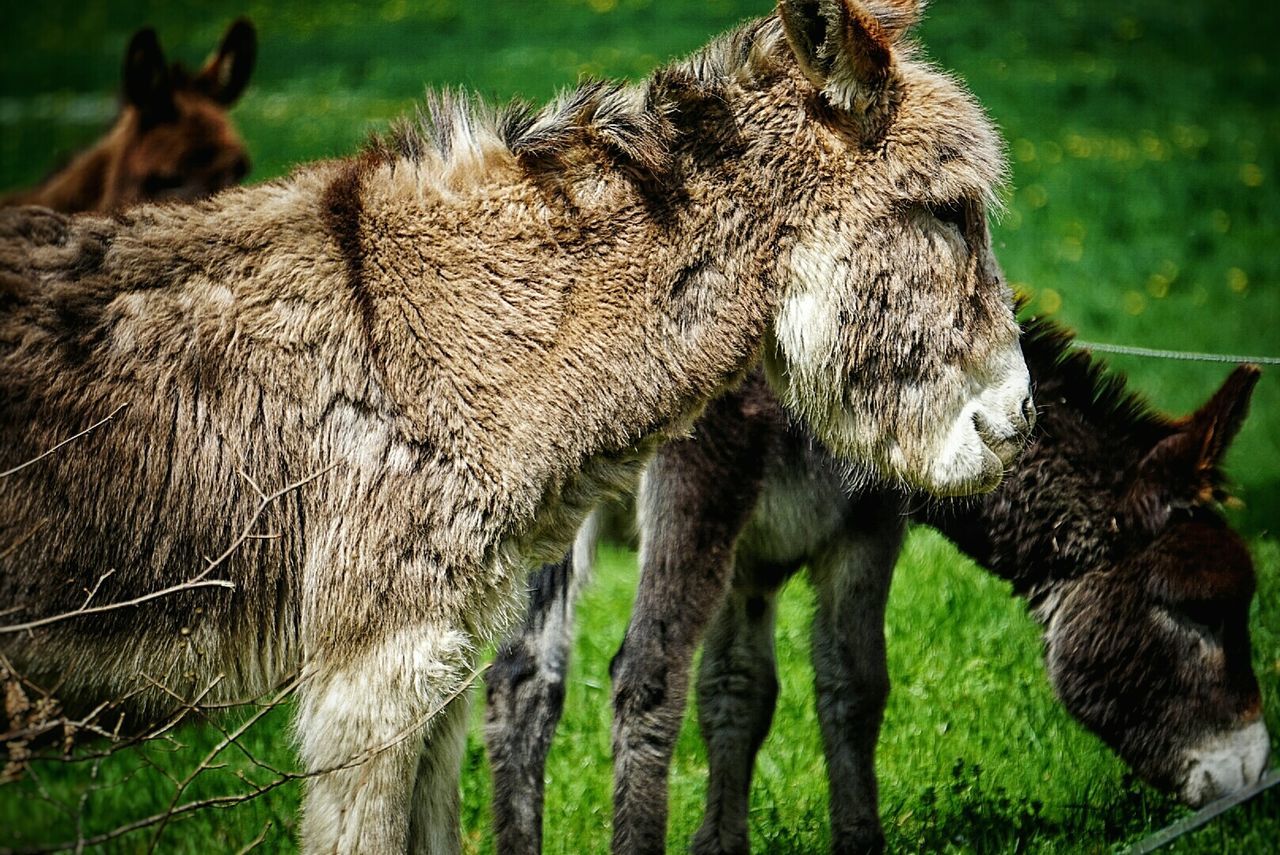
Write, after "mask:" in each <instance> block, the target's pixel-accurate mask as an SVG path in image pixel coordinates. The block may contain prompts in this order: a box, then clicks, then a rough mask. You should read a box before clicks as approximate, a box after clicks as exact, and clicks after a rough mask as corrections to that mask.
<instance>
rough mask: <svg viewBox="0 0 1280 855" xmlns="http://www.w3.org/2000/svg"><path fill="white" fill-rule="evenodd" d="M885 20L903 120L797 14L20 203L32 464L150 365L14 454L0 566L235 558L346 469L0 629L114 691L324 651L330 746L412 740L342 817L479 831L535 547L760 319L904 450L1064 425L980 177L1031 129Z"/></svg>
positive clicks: (351, 838)
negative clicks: (1045, 416) (468, 736)
mask: <svg viewBox="0 0 1280 855" xmlns="http://www.w3.org/2000/svg"><path fill="white" fill-rule="evenodd" d="M824 8H826V11H825V12H824V14H826V15H829V16H833V17H832V18H831V21H829V22H828V23H831V22H836V23H838V21H837V20H836V19H837V18H838V17H839V15H840V14H842V10H843V11H844V12H847V11H848V9H847V8H846V6H844V5H842V4H827V6H826V7H824ZM885 55H886V56H891V57H896V58H895V59H893V64H892V67H891V68H888V69H882V71H883V74H884V79H885V80H886V81H888V83H886V85H887V86H891V88H892V89H893V93H894V94H893V97H892V101H893V102H894V104H896V107H895V108H894V110H893V111H892V112H891V113H890V114H886V117H885V119H884V121H883V122H871V123H870V124H871V125H874V129H873V131H872V132H871V133H870V135H865V134H867V133H868V120H867V119H866V117H865V116H859V117H853V116H851V114H850V110H849V108H847V107H843V106H840V104H839V103H838V101H839V98H838V97H835V96H831V97H828V95H825V94H820V93H819V92H818V91H817V90H816V89H815V88H814V85H813V83H812V82H811V81H810V80H809V79H808V78H806V77H805V76H804V75H803V74H802V73H801V72H800V70H799V67H798V64H797V62H796V60H795V57H794V55H793V54H792V52H791V50H790V48H789V47H788V43H787V42H786V41H785V40H784V38H783V32H782V26H781V25H780V24H779V22H778V20H777V19H767V20H764V21H760V22H755V23H753V24H748V25H746V26H745V27H743V28H742V29H740V30H739V31H737V32H735V33H733V34H730V35H729V36H727V37H726V38H725V39H723V40H721V41H720V42H718V43H716V44H714V45H712V46H711V47H710V48H708V49H707V50H706V51H705V52H704V53H703V54H701V55H699V56H697V57H695V58H693V59H691V60H689V61H687V62H685V63H682V64H678V65H675V66H672V67H671V68H668V69H664V70H661V71H659V72H657V73H656V74H655V76H654V77H653V78H652V79H651V80H650V81H649V82H648V83H647V84H646V85H643V86H636V87H621V88H620V87H609V86H587V87H584V88H582V89H580V90H578V91H577V92H575V93H572V94H570V95H567V96H566V97H565V98H563V99H561V100H560V101H558V102H556V103H554V104H552V105H551V106H549V107H548V108H546V109H545V110H543V111H542V112H540V113H531V112H525V111H522V110H520V109H513V110H508V111H507V112H505V113H501V114H491V113H489V112H488V111H486V110H485V109H484V108H482V107H480V106H478V105H474V104H471V103H468V102H460V101H458V100H457V99H449V98H445V99H440V100H438V101H436V102H435V103H434V105H429V107H428V115H427V117H426V120H425V122H424V124H423V125H422V126H421V127H417V128H414V127H407V128H402V129H401V131H400V132H399V133H397V134H396V135H393V137H391V138H389V139H388V140H387V141H385V142H384V143H381V144H378V145H375V146H373V147H371V148H370V149H369V150H368V151H367V152H365V153H364V154H363V155H361V156H360V157H357V158H354V159H351V160H347V161H337V162H330V163H322V164H316V165H313V166H309V167H305V168H303V169H301V170H299V171H298V172H297V173H295V174H294V175H293V176H291V177H290V178H288V179H285V180H283V181H278V182H274V183H271V184H267V185H263V186H261V187H256V188H252V189H245V190H232V191H228V192H225V193H222V194H220V195H218V196H217V197H215V198H214V199H212V200H210V201H207V202H202V203H198V204H196V205H192V206H154V207H140V208H137V209H134V210H132V211H128V212H125V213H122V214H119V215H117V216H116V217H114V218H112V219H105V218H95V217H84V218H77V219H74V220H67V219H65V218H61V217H58V216H57V215H54V214H51V213H49V212H41V211H31V210H27V211H12V212H0V404H2V405H0V427H2V428H3V434H2V435H3V436H4V437H5V440H4V444H3V446H0V471H3V470H4V469H7V468H9V467H11V466H15V465H17V464H19V463H21V462H22V461H25V460H29V459H31V458H33V457H35V456H36V455H38V454H39V453H40V452H42V451H43V450H45V449H47V448H48V447H50V446H52V445H53V444H54V443H55V442H57V441H59V440H61V439H63V438H65V437H66V436H68V435H70V434H72V433H75V432H76V431H77V430H79V429H81V428H83V427H84V426H86V425H88V424H90V423H92V422H94V421H96V420H97V419H99V418H101V417H102V416H103V415H105V414H106V413H108V412H110V411H112V410H113V409H114V408H116V407H118V406H119V405H121V404H128V407H127V408H126V409H125V410H123V411H121V412H120V413H119V414H118V415H117V416H116V418H115V419H114V420H113V421H112V422H111V423H109V424H107V425H104V426H103V427H101V428H99V429H98V430H96V431H95V432H93V433H92V434H90V435H88V436H86V437H84V438H82V439H80V440H77V441H76V442H74V443H72V444H69V445H67V446H66V447H64V448H62V449H60V450H59V451H58V452H57V453H56V454H54V455H52V456H50V457H48V458H45V459H44V460H41V461H39V462H38V463H36V464H34V465H31V466H28V467H26V468H24V469H22V470H20V471H19V472H17V473H15V474H13V475H11V476H8V477H5V478H0V544H6V545H7V544H19V545H17V546H16V547H14V548H12V549H9V550H8V551H6V552H0V597H2V599H0V605H2V606H8V605H9V604H10V603H12V604H15V605H17V606H20V607H21V611H20V612H19V614H20V615H21V617H22V619H24V620H25V619H28V618H31V617H38V616H40V615H44V614H53V613H57V612H58V611H60V610H67V609H69V608H75V607H76V606H77V605H79V603H80V602H81V601H82V600H83V589H84V588H85V587H86V586H88V585H92V584H93V581H94V579H95V578H96V577H97V576H98V575H100V574H101V573H102V572H104V571H105V570H107V569H112V570H114V571H115V572H114V574H113V575H111V576H110V577H109V578H108V579H106V580H105V581H104V582H103V584H102V588H101V590H100V592H99V593H98V595H97V597H98V601H99V602H104V603H106V602H113V601H119V600H121V599H125V598H127V597H130V596H136V595H138V594H139V593H144V592H147V591H154V590H156V589H158V588H161V587H164V586H166V585H169V584H172V583H174V582H177V581H181V580H182V579H186V578H190V577H192V576H195V575H196V574H198V573H199V572H201V569H202V568H203V567H204V566H205V564H204V562H205V557H206V556H213V555H218V554H220V553H221V552H222V551H223V550H224V549H225V548H226V547H227V545H228V544H229V543H231V542H232V541H233V539H234V538H235V535H236V532H238V531H239V529H240V528H241V527H242V526H243V525H244V524H245V522H246V521H247V520H248V519H249V518H250V517H251V514H252V511H253V508H254V506H255V505H256V502H257V495H256V492H255V488H254V487H253V486H252V485H251V483H250V479H252V480H253V481H254V482H256V484H257V485H260V486H261V489H263V490H264V491H267V492H270V491H271V490H273V489H277V488H280V487H281V486H283V485H286V484H288V483H291V482H294V481H297V480H299V479H304V478H307V477H309V476H313V475H314V476H316V477H315V478H314V479H313V480H310V481H308V482H307V483H306V484H304V485H303V486H301V487H300V488H298V489H297V490H295V491H291V492H289V493H288V494H286V495H285V496H282V497H281V498H280V500H279V501H278V502H276V503H275V504H273V505H272V506H271V507H270V508H269V509H268V511H267V512H266V513H265V514H264V516H263V519H262V521H261V529H262V530H264V531H270V532H275V533H278V534H279V537H277V538H274V539H265V540H251V541H248V542H246V543H244V544H242V545H241V546H240V547H239V548H238V549H237V550H236V551H235V552H234V553H233V554H232V555H231V556H230V558H229V559H228V560H227V561H226V562H225V563H224V564H222V565H220V566H219V567H218V568H217V575H218V576H219V577H220V578H224V579H227V580H229V581H230V582H232V583H233V584H234V585H235V588H234V590H230V591H228V590H225V589H216V588H215V589H201V590H199V591H194V592H186V593H183V594H181V595H175V596H173V597H170V598H165V599H164V600H160V601H155V602H153V603H150V604H148V605H146V606H143V607H140V608H136V609H128V610H123V611H119V612H113V613H108V614H107V615H104V616H102V617H101V619H94V620H93V621H87V620H85V621H82V620H73V621H67V622H63V623H60V624H56V625H53V626H51V627H48V628H45V629H41V630H39V631H37V632H36V633H34V634H32V635H25V634H23V635H12V634H11V635H7V636H6V635H0V649H3V652H4V653H5V654H6V655H7V656H9V658H10V659H11V660H12V661H14V662H15V663H17V664H18V665H19V667H20V668H22V669H23V670H24V672H25V673H27V674H28V675H29V676H31V677H33V678H34V679H42V680H46V681H50V682H52V681H56V680H60V679H61V680H65V682H64V683H63V685H64V686H66V687H67V689H68V690H69V693H73V694H77V695H80V696H84V697H104V696H106V697H111V696H115V694H116V693H118V692H119V691H120V690H121V687H122V686H125V685H129V684H131V683H136V682H138V681H140V679H141V678H140V677H138V675H139V674H140V673H144V674H147V675H149V676H153V677H157V678H162V679H164V680H165V681H166V682H167V683H169V684H170V685H171V687H172V688H173V689H174V690H175V691H177V692H179V693H181V694H183V695H187V696H190V695H192V694H194V693H195V692H197V691H199V690H201V689H202V688H204V687H205V686H207V685H208V684H209V683H211V682H213V681H214V677H215V676H216V675H219V674H223V675H226V677H227V679H225V680H223V681H222V682H221V683H219V687H218V693H220V694H237V695H243V694H245V693H250V692H253V691H263V690H265V689H266V688H268V687H269V686H270V685H273V684H275V683H277V682H279V681H280V680H282V679H284V678H285V677H286V676H287V675H288V674H289V673H290V672H292V671H294V670H296V669H300V670H301V672H302V678H303V684H302V687H301V703H300V706H299V714H298V721H297V729H298V734H299V739H300V743H301V751H302V757H303V760H304V762H305V763H306V764H307V767H308V768H309V769H312V770H321V769H330V768H332V767H334V766H341V765H343V764H345V763H347V762H348V761H349V760H350V759H351V758H352V757H353V756H355V755H357V754H358V753H359V752H361V751H363V750H365V749H368V748H370V747H372V746H378V745H389V746H391V747H389V748H388V749H387V750H385V751H383V752H381V753H378V754H377V755H376V756H375V757H374V758H373V759H370V760H368V761H367V762H365V763H362V764H360V765H359V766H356V767H353V768H349V769H344V770H341V771H334V772H331V773H326V774H323V775H320V776H319V777H318V778H317V779H315V780H314V781H312V782H311V786H310V789H309V791H308V796H307V801H306V816H305V818H304V824H303V832H302V833H303V843H304V846H305V847H306V848H307V849H309V850H313V851H330V850H333V849H335V848H336V849H338V850H341V851H357V850H358V851H363V852H391V851H402V850H404V849H405V848H406V847H422V846H428V845H429V846H431V847H433V848H434V849H436V850H440V849H443V850H456V848H457V847H458V846H459V845H460V841H459V838H458V833H457V816H456V797H455V796H456V793H454V794H453V795H451V791H452V790H456V785H457V771H458V769H457V762H458V757H459V756H460V755H459V740H460V739H461V738H462V735H463V733H464V726H465V720H466V716H465V715H463V714H462V713H461V712H460V711H459V708H460V707H461V706H464V705H465V698H460V699H457V700H454V698H455V697H456V696H457V694H458V693H459V692H460V691H461V690H462V688H463V686H464V685H465V683H466V681H467V678H468V676H469V674H470V671H471V667H472V665H473V663H474V661H475V656H476V651H477V649H478V648H479V647H480V646H481V645H483V644H484V643H486V642H487V641H489V640H491V639H493V638H494V637H495V636H496V635H497V634H498V633H501V632H502V631H504V630H505V629H506V628H507V626H508V625H509V623H510V619H511V618H512V617H513V616H514V614H515V613H516V611H517V610H518V608H519V606H520V605H521V602H520V596H519V594H520V586H521V584H522V582H523V580H524V577H525V569H526V568H527V567H528V566H529V564H530V563H531V562H534V561H540V560H546V559H547V558H549V557H551V556H554V555H556V554H558V553H559V552H560V551H562V550H563V548H564V546H565V544H566V543H568V542H569V540H570V539H571V538H572V535H573V532H574V530H575V529H576V527H577V526H578V524H579V523H580V522H581V520H582V517H583V516H584V514H585V513H586V511H587V509H589V508H590V507H591V506H592V505H593V504H594V503H595V502H596V501H598V500H599V499H600V498H601V496H602V495H607V494H608V493H610V492H613V491H616V490H618V489H620V488H621V487H623V486H625V485H628V484H629V483H630V482H631V481H632V480H633V479H634V478H635V476H636V474H637V472H638V470H639V467H640V466H641V464H642V463H643V461H644V460H645V459H646V457H647V456H648V455H649V453H650V452H651V451H652V449H653V448H654V447H655V446H656V444H657V443H658V442H660V441H661V440H662V439H664V438H667V437H670V436H673V435H679V434H681V433H682V432H684V431H685V430H687V427H688V425H689V424H690V423H691V421H692V420H693V419H694V418H695V417H696V416H697V414H698V412H699V411H700V409H701V407H702V405H703V404H704V403H705V402H706V401H707V400H709V399H710V398H711V397H713V396H714V395H716V394H717V393H719V392H720V391H722V390H724V389H725V388H726V387H727V386H729V385H730V384H732V383H733V382H735V381H736V380H737V379H738V378H740V377H741V376H742V374H743V372H745V371H746V370H747V369H748V368H749V367H750V366H751V365H752V364H753V363H754V361H755V360H756V359H757V358H758V356H759V354H760V352H761V350H762V349H764V350H766V351H768V356H769V361H770V363H771V365H772V366H773V368H774V377H775V381H776V383H777V384H778V386H779V388H780V391H781V392H782V394H783V396H784V399H785V400H786V401H787V403H788V404H789V405H791V406H793V407H795V408H796V409H797V410H798V411H799V412H800V413H801V414H802V415H804V416H805V417H806V418H808V419H809V420H810V421H811V423H812V424H813V425H814V427H815V429H816V430H817V431H818V432H819V434H820V435H821V436H823V438H824V439H825V440H826V441H827V442H828V443H830V444H831V445H832V446H833V447H834V448H836V449H837V450H838V451H839V452H840V453H842V454H844V455H846V456H848V457H849V458H850V459H852V460H854V461H857V462H859V463H862V464H864V465H866V466H868V467H871V468H875V469H879V470H882V471H883V472H884V473H885V474H886V475H889V476H896V477H900V478H903V479H906V480H909V481H912V482H913V483H918V484H921V485H923V486H926V487H928V488H931V489H934V490H936V491H940V492H965V491H973V490H977V489H982V488H989V487H991V486H993V485H994V484H995V483H996V481H998V479H999V476H1000V472H1001V470H1002V466H1003V464H1004V463H1005V462H1007V460H1008V459H1009V456H1010V455H1012V454H1013V453H1014V451H1015V450H1016V449H1017V447H1018V446H1019V444H1020V442H1021V440H1022V438H1023V437H1024V436H1025V432H1026V430H1027V429H1028V428H1029V413H1028V412H1027V407H1028V406H1029V400H1028V399H1027V398H1026V389H1027V386H1026V368H1025V365H1023V364H1022V361H1021V357H1020V355H1019V352H1018V350H1017V344H1016V334H1017V328H1016V326H1015V324H1014V322H1013V317H1012V311H1011V306H1010V302H1009V300H1010V298H1009V295H1008V289H1007V288H1006V287H1005V285H1004V282H1003V280H1002V278H1001V276H1000V274H999V270H998V267H997V266H996V264H995V262H994V260H993V259H992V258H991V256H990V248H989V242H988V239H987V234H986V226H985V218H984V216H983V213H982V202H983V200H984V199H985V198H987V197H989V196H990V194H991V192H992V185H993V183H994V182H996V181H998V180H999V178H1000V175H1001V171H1000V170H1001V163H1002V161H1001V159H1000V150H999V143H998V139H997V137H996V136H995V134H994V132H993V130H992V129H991V128H990V126H989V124H987V123H986V120H985V118H984V117H983V115H982V113H981V111H980V110H979V109H978V108H977V107H976V106H975V105H974V104H973V103H972V101H971V100H970V99H969V98H968V97H967V96H966V95H965V94H964V93H963V91H962V90H961V89H960V88H959V87H958V86H956V85H955V84H954V83H952V82H951V81H950V80H948V79H947V78H945V77H943V76H941V75H938V74H937V73H936V72H933V71H932V70H930V69H929V68H928V67H927V66H924V65H922V64H920V63H917V62H915V61H913V60H911V59H910V56H909V54H907V53H905V52H904V53H902V54H901V55H900V56H899V55H898V54H897V53H894V52H893V51H892V50H891V49H890V46H887V45H886V47H885ZM838 94H839V93H836V95H838ZM948 206H951V207H953V208H961V209H963V211H964V214H963V215H962V216H960V217H959V219H958V220H956V221H955V222H953V221H951V220H948V219H946V218H945V216H944V215H941V214H938V215H935V212H936V210H943V209H946V208H947V207H948ZM940 217H942V218H940ZM955 219H956V218H955V217H952V220H955ZM939 461H942V462H941V463H940V462H939ZM37 527H41V528H43V527H47V530H49V531H51V532H57V535H56V536H50V537H30V538H26V537H25V535H26V534H28V533H29V532H31V531H32V530H33V529H35V528H37ZM24 538H25V539H24ZM160 700H162V698H161V697H160V696H158V695H154V694H153V695H152V696H150V697H147V696H145V695H144V696H142V697H140V698H139V701H140V702H141V703H142V704H143V705H144V706H145V705H147V704H148V703H150V704H151V705H152V706H158V701H160ZM429 719H430V726H428V725H427V722H428V720H429ZM406 735H407V738H406ZM411 803H412V809H410V808H409V805H410V804H411Z"/></svg>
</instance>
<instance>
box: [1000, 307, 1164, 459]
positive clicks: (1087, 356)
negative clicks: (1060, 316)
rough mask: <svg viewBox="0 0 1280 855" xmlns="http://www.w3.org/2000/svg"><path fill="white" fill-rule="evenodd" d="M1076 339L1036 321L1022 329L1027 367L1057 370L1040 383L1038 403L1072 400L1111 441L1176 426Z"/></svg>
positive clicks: (1047, 322) (1056, 326)
mask: <svg viewBox="0 0 1280 855" xmlns="http://www.w3.org/2000/svg"><path fill="white" fill-rule="evenodd" d="M1075 339H1076V335H1075V333H1074V332H1073V331H1071V330H1069V329H1067V328H1066V327H1063V326H1060V325H1059V324H1056V323H1054V322H1053V321H1050V320H1048V319H1046V318H1039V317H1033V318H1031V319H1030V320H1028V321H1026V322H1025V323H1024V324H1023V330H1022V348H1023V351H1024V353H1026V355H1027V361H1028V362H1029V363H1031V364H1033V365H1037V366H1043V367H1048V366H1054V371H1053V373H1052V374H1051V375H1047V374H1041V375H1040V376H1039V378H1037V379H1038V383H1039V388H1038V389H1037V397H1040V396H1043V401H1044V404H1045V405H1046V406H1053V399H1054V398H1064V399H1066V400H1069V401H1070V402H1071V404H1072V406H1073V407H1074V408H1075V409H1077V410H1078V411H1080V412H1081V413H1082V414H1083V415H1084V416H1085V418H1086V419H1087V420H1088V421H1089V422H1091V423H1094V424H1097V425H1099V426H1106V427H1107V428H1108V430H1109V431H1112V432H1113V433H1112V435H1123V436H1136V437H1149V436H1161V435H1164V434H1165V433H1167V432H1168V431H1169V429H1170V426H1171V420H1170V419H1169V418H1168V417H1166V416H1164V415H1163V414H1161V413H1159V412H1158V411H1156V410H1155V409H1154V408H1152V406H1151V404H1150V403H1149V402H1148V401H1147V400H1146V399H1145V398H1144V397H1142V396H1141V395H1139V394H1138V393H1136V392H1134V391H1132V390H1130V389H1129V387H1128V380H1127V379H1126V377H1125V375H1124V373H1123V372H1120V371H1116V370H1114V369H1111V368H1109V367H1108V366H1107V364H1106V363H1105V362H1102V361H1101V360H1098V359H1095V358H1094V356H1093V355H1092V354H1091V353H1089V352H1088V351H1087V350H1081V349H1079V348H1077V347H1076V346H1075Z"/></svg>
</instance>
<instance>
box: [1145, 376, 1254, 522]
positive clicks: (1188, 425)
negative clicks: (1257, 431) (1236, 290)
mask: <svg viewBox="0 0 1280 855" xmlns="http://www.w3.org/2000/svg"><path fill="white" fill-rule="evenodd" d="M1260 375H1261V372H1260V371H1259V369H1258V367H1257V366H1256V365H1241V366H1240V367H1239V368H1237V369H1236V370H1235V371H1233V372H1232V373H1231V376H1230V377H1228V378H1227V380H1226V382H1225V383H1223V384H1222V387H1221V388H1220V389H1218V391H1217V392H1215V393H1214V395H1213V397H1212V398H1210V399H1209V401H1208V402H1207V403H1206V404H1205V405H1204V406H1202V407H1201V408H1200V409H1198V410H1196V411H1195V412H1194V413H1192V414H1191V415H1189V416H1187V417H1186V418H1183V419H1179V420H1178V421H1176V422H1175V423H1174V424H1173V432H1172V433H1170V434H1169V435H1168V436H1166V437H1165V438H1164V439H1162V440H1160V441H1159V442H1158V443H1156V445H1155V447H1154V448H1153V449H1151V451H1150V452H1148V453H1147V455H1146V456H1145V457H1144V458H1143V459H1142V461H1141V462H1140V463H1139V464H1138V467H1137V471H1136V474H1135V476H1134V480H1133V482H1132V483H1131V484H1130V487H1129V495H1128V497H1127V503H1128V506H1129V511H1130V513H1131V515H1132V516H1134V517H1136V518H1137V520H1138V521H1139V522H1140V523H1142V524H1143V525H1145V526H1146V527H1147V528H1148V529H1149V530H1152V531H1154V530H1156V529H1159V528H1160V527H1161V526H1163V525H1164V524H1165V522H1166V521H1167V520H1168V518H1169V514H1170V512H1171V511H1172V510H1173V509H1174V508H1188V507H1193V506H1195V505H1204V504H1209V503H1210V502H1215V501H1223V500H1225V499H1226V498H1228V497H1227V494H1226V493H1225V492H1224V491H1223V490H1222V481H1223V477H1222V473H1221V471H1220V470H1219V465H1220V464H1221V463H1222V458H1223V456H1224V455H1225V454H1226V452H1227V449H1228V448H1229V447H1230V445H1231V441H1232V440H1234V439H1235V437H1236V434H1237V433H1239V432H1240V426H1241V425H1242V424H1243V423H1244V419H1245V416H1247V415H1248V413H1249V398H1250V397H1251V396H1252V394H1253V387H1254V386H1255V385H1256V384H1257V382H1258V377H1259V376H1260Z"/></svg>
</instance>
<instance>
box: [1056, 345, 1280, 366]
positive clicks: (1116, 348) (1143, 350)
mask: <svg viewBox="0 0 1280 855" xmlns="http://www.w3.org/2000/svg"><path fill="white" fill-rule="evenodd" d="M1074 344H1075V346H1076V347H1079V348H1082V349H1084V350H1096V351H1098V352H1099V353H1118V354H1121V355H1122V356H1145V357H1148V358H1151V359H1176V360H1181V361H1184V362H1230V363H1237V364H1238V363H1241V362H1252V363H1254V364H1255V365H1280V356H1247V355H1241V354H1235V353H1201V352H1199V351H1194V350H1162V349H1159V348H1154V347H1134V346H1132V345H1127V344H1106V343H1104V342H1096V341H1076V342H1074Z"/></svg>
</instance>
